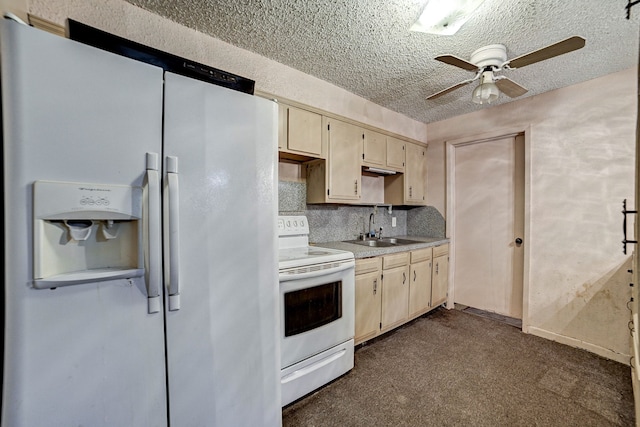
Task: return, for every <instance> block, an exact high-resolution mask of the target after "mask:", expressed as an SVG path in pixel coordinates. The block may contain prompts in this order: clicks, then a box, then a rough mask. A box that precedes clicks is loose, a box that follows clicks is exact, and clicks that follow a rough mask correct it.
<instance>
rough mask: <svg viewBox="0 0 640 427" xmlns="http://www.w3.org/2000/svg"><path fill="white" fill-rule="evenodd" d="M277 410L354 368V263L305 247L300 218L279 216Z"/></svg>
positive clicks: (349, 257) (305, 227)
mask: <svg viewBox="0 0 640 427" xmlns="http://www.w3.org/2000/svg"><path fill="white" fill-rule="evenodd" d="M278 235H279V236H278V237H279V238H278V242H279V270H280V323H281V331H280V339H281V368H282V370H281V384H282V406H285V405H287V404H289V403H291V402H293V401H294V400H296V399H299V398H300V397H302V396H304V395H306V394H308V393H310V392H312V391H314V390H315V389H317V388H318V387H321V386H322V385H324V384H326V383H328V382H329V381H331V380H333V379H335V378H337V377H339V376H340V375H342V374H344V373H346V372H348V371H349V370H351V369H352V368H353V344H354V342H353V336H354V317H355V314H354V310H355V309H354V304H355V297H354V292H355V260H354V257H353V254H352V253H351V252H347V251H340V250H337V249H328V248H319V247H314V246H309V223H308V221H307V218H306V217H304V216H280V217H278Z"/></svg>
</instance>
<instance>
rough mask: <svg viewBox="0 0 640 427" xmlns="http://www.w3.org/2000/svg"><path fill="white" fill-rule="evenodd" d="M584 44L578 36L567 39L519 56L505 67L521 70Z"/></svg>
mask: <svg viewBox="0 0 640 427" xmlns="http://www.w3.org/2000/svg"><path fill="white" fill-rule="evenodd" d="M585 43H586V40H585V39H584V38H582V37H580V36H573V37H569V38H568V39H566V40H562V41H559V42H558V43H554V44H552V45H550V46H547V47H543V48H542V49H538V50H534V51H533V52H529V53H527V54H524V55H520V56H518V57H516V58H513V59H512V60H510V61H507V62H506V64H505V65H508V66H509V67H510V68H521V67H524V66H525V65H531V64H535V63H536V62H540V61H544V60H545V59H550V58H553V57H555V56H558V55H563V54H565V53H569V52H572V51H574V50H578V49H582V48H583V47H584V45H585Z"/></svg>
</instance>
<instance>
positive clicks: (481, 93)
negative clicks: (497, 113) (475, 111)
mask: <svg viewBox="0 0 640 427" xmlns="http://www.w3.org/2000/svg"><path fill="white" fill-rule="evenodd" d="M498 96H500V90H499V89H498V86H496V84H495V83H493V82H485V83H481V84H479V85H478V87H476V88H475V89H474V90H473V93H472V94H471V100H472V101H473V102H475V103H476V104H491V103H492V102H493V101H495V100H496V99H498Z"/></svg>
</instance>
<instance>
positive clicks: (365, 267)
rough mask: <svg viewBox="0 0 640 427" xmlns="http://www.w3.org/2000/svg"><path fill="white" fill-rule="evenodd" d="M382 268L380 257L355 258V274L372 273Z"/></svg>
mask: <svg viewBox="0 0 640 427" xmlns="http://www.w3.org/2000/svg"><path fill="white" fill-rule="evenodd" d="M380 268H382V258H380V257H376V258H363V259H357V260H356V275H358V274H365V273H373V272H374V271H378V270H380Z"/></svg>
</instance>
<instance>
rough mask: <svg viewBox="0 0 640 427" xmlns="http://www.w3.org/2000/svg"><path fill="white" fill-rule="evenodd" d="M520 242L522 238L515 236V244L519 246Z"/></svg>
mask: <svg viewBox="0 0 640 427" xmlns="http://www.w3.org/2000/svg"><path fill="white" fill-rule="evenodd" d="M521 244H522V239H521V238H519V237H518V238H516V245H518V246H520V245H521Z"/></svg>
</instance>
